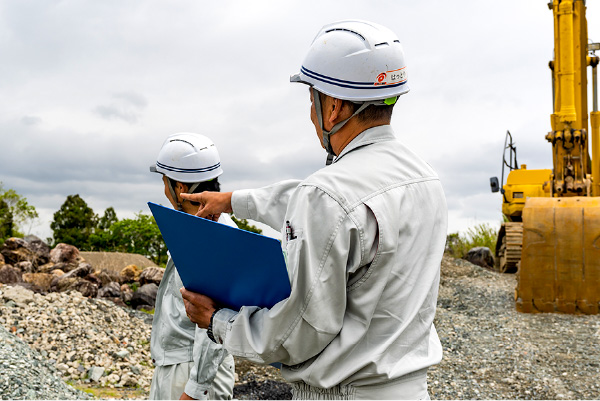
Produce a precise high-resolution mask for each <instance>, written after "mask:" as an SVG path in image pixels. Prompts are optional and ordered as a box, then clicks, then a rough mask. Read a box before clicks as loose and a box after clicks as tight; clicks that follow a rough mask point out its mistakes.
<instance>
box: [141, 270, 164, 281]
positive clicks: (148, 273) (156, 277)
mask: <svg viewBox="0 0 600 401" xmlns="http://www.w3.org/2000/svg"><path fill="white" fill-rule="evenodd" d="M164 274H165V269H162V268H160V267H147V268H145V269H144V271H143V272H142V273H141V274H140V284H142V285H143V284H149V283H154V284H156V285H159V284H160V282H161V280H162V278H163V275H164Z"/></svg>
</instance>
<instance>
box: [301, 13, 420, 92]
mask: <svg viewBox="0 0 600 401" xmlns="http://www.w3.org/2000/svg"><path fill="white" fill-rule="evenodd" d="M290 81H292V82H301V83H305V84H308V85H310V86H312V87H314V88H315V89H317V90H318V91H319V92H321V93H324V94H326V95H329V96H332V97H335V98H338V99H343V100H350V101H354V102H365V101H370V100H385V99H393V98H395V97H397V96H400V95H402V94H404V93H407V92H408V91H409V88H408V83H407V75H406V63H405V61H404V51H403V49H402V45H401V44H400V40H398V37H397V36H396V34H394V33H393V32H392V31H391V30H389V29H388V28H386V27H384V26H382V25H379V24H376V23H373V22H368V21H360V20H347V21H340V22H335V23H332V24H329V25H325V26H324V27H323V28H322V29H321V30H320V31H319V33H318V34H317V36H316V37H315V39H314V40H313V42H312V44H311V46H310V49H309V51H308V53H307V55H306V57H305V58H304V61H303V62H302V68H301V70H300V73H299V74H296V75H293V76H292V77H291V78H290ZM393 101H395V99H393V100H390V101H389V102H390V103H392V102H393Z"/></svg>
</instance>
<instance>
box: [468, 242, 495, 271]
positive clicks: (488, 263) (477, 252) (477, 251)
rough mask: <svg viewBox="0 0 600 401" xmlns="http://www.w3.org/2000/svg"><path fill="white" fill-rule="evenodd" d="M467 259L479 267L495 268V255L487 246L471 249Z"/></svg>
mask: <svg viewBox="0 0 600 401" xmlns="http://www.w3.org/2000/svg"><path fill="white" fill-rule="evenodd" d="M465 259H466V260H468V261H469V262H471V263H473V264H474V265H477V266H481V267H488V268H493V267H494V255H493V254H492V251H491V250H490V248H488V247H485V246H478V247H476V248H471V249H470V250H469V252H467V256H465Z"/></svg>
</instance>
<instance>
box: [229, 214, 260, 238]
mask: <svg viewBox="0 0 600 401" xmlns="http://www.w3.org/2000/svg"><path fill="white" fill-rule="evenodd" d="M231 220H233V222H234V223H235V224H237V226H238V228H240V229H242V230H246V231H250V232H252V233H257V234H262V230H261V229H260V228H258V227H256V226H253V225H252V224H248V220H246V219H241V220H238V219H236V218H235V217H234V216H231Z"/></svg>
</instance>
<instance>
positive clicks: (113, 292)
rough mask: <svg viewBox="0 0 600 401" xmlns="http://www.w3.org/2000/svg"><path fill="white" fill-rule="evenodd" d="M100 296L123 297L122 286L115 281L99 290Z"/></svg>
mask: <svg viewBox="0 0 600 401" xmlns="http://www.w3.org/2000/svg"><path fill="white" fill-rule="evenodd" d="M98 298H121V286H120V285H119V283H117V282H115V281H113V282H110V283H108V284H106V285H105V286H104V287H102V288H100V289H99V290H98Z"/></svg>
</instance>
